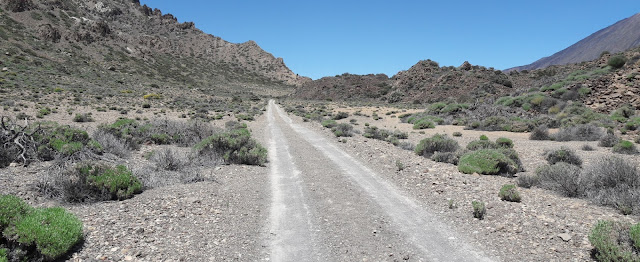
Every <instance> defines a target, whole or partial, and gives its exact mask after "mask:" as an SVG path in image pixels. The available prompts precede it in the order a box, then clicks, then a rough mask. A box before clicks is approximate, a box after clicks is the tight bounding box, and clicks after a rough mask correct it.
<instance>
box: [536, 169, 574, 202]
mask: <svg viewBox="0 0 640 262" xmlns="http://www.w3.org/2000/svg"><path fill="white" fill-rule="evenodd" d="M580 172H581V169H580V168H579V167H577V166H574V165H571V164H567V163H565V162H558V163H556V164H554V165H547V166H542V167H539V168H538V169H536V175H537V177H538V180H539V185H540V187H541V188H544V189H548V190H552V191H555V192H558V193H560V194H562V195H564V196H568V197H578V196H580V195H581V194H582V193H583V192H584V189H583V188H582V186H581V184H580V181H579V179H580Z"/></svg>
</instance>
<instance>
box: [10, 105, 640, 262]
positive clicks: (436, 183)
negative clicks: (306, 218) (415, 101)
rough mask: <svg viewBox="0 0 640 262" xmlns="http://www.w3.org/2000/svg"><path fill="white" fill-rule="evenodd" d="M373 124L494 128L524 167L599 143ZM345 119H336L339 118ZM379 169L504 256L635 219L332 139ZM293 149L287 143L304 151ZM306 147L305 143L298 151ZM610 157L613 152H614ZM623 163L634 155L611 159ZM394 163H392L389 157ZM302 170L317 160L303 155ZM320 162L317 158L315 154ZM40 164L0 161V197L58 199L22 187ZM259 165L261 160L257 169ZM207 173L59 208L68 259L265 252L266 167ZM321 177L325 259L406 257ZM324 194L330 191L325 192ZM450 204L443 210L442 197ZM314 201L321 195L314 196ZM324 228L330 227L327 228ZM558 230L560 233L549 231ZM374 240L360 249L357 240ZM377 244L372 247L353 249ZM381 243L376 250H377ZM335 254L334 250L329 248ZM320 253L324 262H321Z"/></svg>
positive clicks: (368, 142) (347, 188)
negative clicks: (483, 210) (76, 221)
mask: <svg viewBox="0 0 640 262" xmlns="http://www.w3.org/2000/svg"><path fill="white" fill-rule="evenodd" d="M380 115H381V116H383V119H382V120H379V122H376V121H374V120H372V119H370V118H364V117H362V119H361V120H358V121H359V122H360V126H359V127H362V123H364V121H368V122H370V123H371V124H372V125H377V126H381V127H384V126H385V125H386V126H387V127H386V128H388V129H393V128H398V129H402V130H405V131H409V132H410V139H409V140H411V141H413V142H414V143H417V141H419V140H420V139H422V138H424V137H427V136H430V135H432V134H433V133H435V132H440V133H447V134H451V133H452V132H453V131H460V132H462V133H463V136H462V138H455V139H457V140H459V141H460V144H461V145H465V144H466V143H467V142H468V141H471V140H475V139H476V138H477V137H478V136H479V135H480V134H486V135H487V136H489V138H490V139H492V140H493V139H495V138H497V137H500V136H505V137H509V138H512V139H513V140H514V142H515V145H516V147H515V149H516V150H517V151H518V153H519V154H520V157H521V159H522V161H523V163H524V165H525V168H526V169H527V172H532V171H534V170H535V168H536V167H537V166H539V165H541V164H543V163H544V160H543V158H542V156H541V154H542V152H543V151H544V150H545V149H548V148H557V147H559V146H561V145H564V146H569V147H571V148H574V149H576V151H577V152H578V154H579V155H580V156H581V157H582V158H583V160H584V162H585V164H584V165H585V166H586V165H588V164H589V162H591V161H592V160H593V159H595V158H597V157H599V156H600V155H603V154H611V153H610V152H609V149H604V148H599V147H597V146H596V143H597V142H588V144H590V145H592V146H594V148H596V149H597V151H594V152H585V151H581V150H579V148H580V147H581V146H582V145H583V144H585V142H551V141H530V140H528V136H527V134H514V133H506V132H480V131H467V130H462V127H455V126H439V127H437V128H436V129H431V130H426V132H425V134H420V133H417V132H414V131H413V130H411V127H410V125H408V124H400V123H399V122H398V120H397V119H394V118H390V117H388V116H386V115H383V114H380ZM292 119H293V120H294V121H295V122H296V123H297V124H300V125H303V126H305V127H307V128H311V129H312V130H315V131H316V132H317V133H320V134H323V135H324V136H325V137H326V138H328V139H334V140H336V141H337V139H336V138H334V137H333V134H331V132H329V130H327V129H324V128H322V127H321V126H320V124H319V123H303V122H302V121H301V119H300V118H298V117H294V116H292ZM344 121H348V119H346V120H344ZM265 126H266V122H265V116H261V117H260V118H259V119H258V120H257V121H255V122H251V123H250V128H251V129H252V131H253V133H254V137H256V138H257V139H258V140H261V142H262V144H263V145H266V143H265V137H266V136H265V134H264V133H263V132H264V131H265V128H264V127H265ZM337 144H338V146H339V147H340V148H342V149H343V150H345V151H347V152H349V153H350V155H351V156H353V157H355V158H356V159H358V160H359V161H360V162H363V163H366V164H367V165H368V166H369V168H371V169H372V170H376V172H377V173H379V174H380V176H381V177H383V178H385V179H386V180H388V181H390V182H391V183H393V184H394V185H395V186H396V187H398V188H399V189H400V190H401V191H403V192H405V194H407V195H408V196H410V197H412V198H413V199H416V200H417V201H418V203H419V205H420V206H421V207H423V208H424V209H428V210H430V211H431V212H434V213H436V214H437V216H438V217H440V218H441V221H446V222H447V223H448V224H449V225H450V226H452V227H454V228H456V230H457V231H458V232H460V233H462V234H464V235H465V237H466V238H467V239H470V240H471V242H472V243H473V244H475V245H478V246H481V247H483V249H484V251H485V252H487V253H489V254H491V255H493V256H496V257H500V258H501V260H504V261H509V260H513V261H591V260H592V259H591V258H590V257H589V253H590V251H591V246H590V244H589V242H588V240H587V235H588V232H589V230H590V229H591V228H592V226H593V225H594V224H595V223H596V222H597V221H598V220H599V219H614V220H621V221H628V222H638V217H637V216H623V215H621V214H619V213H618V211H616V210H614V209H612V208H606V207H600V206H596V205H593V204H590V203H589V202H588V201H585V200H580V199H570V198H566V197H561V196H558V195H556V194H554V193H551V192H549V191H545V190H541V189H536V188H533V189H522V188H521V189H520V190H521V193H522V195H523V201H522V202H521V203H510V202H503V201H500V199H499V198H498V196H497V192H498V191H499V188H500V187H501V186H502V185H503V184H505V183H515V180H514V179H512V178H504V177H497V176H474V175H465V174H461V173H459V172H458V171H457V168H456V167H455V166H453V165H449V164H443V163H436V162H433V161H431V160H428V159H424V158H422V157H418V156H416V155H415V154H413V153H412V152H410V151H405V150H402V149H400V148H396V147H393V146H392V145H390V144H388V143H386V142H383V141H378V140H372V139H366V138H364V137H362V136H359V135H357V136H354V137H351V138H348V139H347V142H346V143H337ZM305 148H306V147H304V146H301V147H300V148H299V149H298V150H301V151H304V150H305ZM306 149H308V150H311V149H312V148H306ZM618 156H620V155H618ZM623 157H625V158H627V159H629V161H633V162H634V163H638V162H640V161H639V160H640V159H639V158H638V156H623ZM398 160H399V161H401V162H402V163H403V164H404V165H405V166H406V168H405V169H404V170H402V171H398V170H397V167H396V161H398ZM304 162H305V163H306V164H305V165H307V166H308V167H310V169H309V170H313V167H316V169H318V170H323V169H322V165H318V164H314V162H313V161H304ZM321 163H322V162H321ZM47 165H48V164H47V163H36V164H33V165H32V166H30V167H28V168H23V167H8V168H4V169H0V194H5V193H9V194H16V195H18V196H20V197H21V198H23V199H26V200H27V202H29V203H31V204H33V205H36V206H52V205H59V203H55V202H53V201H51V200H47V199H45V198H43V197H42V196H40V195H39V194H38V193H37V192H34V191H33V185H34V183H35V181H36V178H37V176H38V173H42V172H43V171H45V170H46V166H47ZM267 166H268V165H267ZM208 176H209V177H210V178H213V181H207V182H200V183H195V184H189V185H174V186H169V187H163V188H156V189H152V190H148V191H145V192H143V193H142V194H140V195H138V196H136V197H134V198H133V199H129V200H125V201H122V202H113V201H110V202H102V203H96V204H90V205H67V207H68V208H69V209H70V210H71V211H72V212H74V213H75V214H77V215H78V216H79V217H80V218H81V219H82V220H83V222H84V226H85V233H86V242H85V243H84V245H83V246H82V248H81V249H80V250H79V251H78V252H76V253H74V254H73V255H72V257H71V258H70V260H73V261H121V260H132V261H178V260H183V261H225V260H235V261H258V260H266V258H268V257H269V246H268V244H269V232H268V225H267V224H268V223H267V221H268V217H269V210H270V201H271V192H270V187H269V168H268V167H250V166H237V165H231V166H222V167H221V168H220V169H214V170H213V171H211V172H208ZM326 176H330V177H334V178H335V179H339V177H340V176H342V175H341V174H339V173H333V172H331V173H311V174H309V180H308V181H309V182H310V183H311V184H310V185H311V190H310V191H309V192H311V193H310V194H309V196H310V197H311V198H314V199H316V200H315V203H318V204H319V205H318V207H317V208H318V210H319V213H318V216H315V217H316V218H317V222H318V223H319V224H320V225H322V227H323V228H330V229H331V230H328V231H326V232H328V233H330V234H321V236H322V238H321V239H322V241H321V242H322V243H324V245H326V246H328V247H329V249H330V250H333V251H334V252H336V253H334V255H332V256H331V257H333V258H335V259H333V260H336V261H338V260H342V261H347V260H349V261H353V260H359V261H361V260H363V258H365V259H368V260H369V261H393V260H402V259H405V258H407V259H409V260H410V261H413V260H415V256H414V255H415V251H414V250H412V248H410V247H407V246H402V245H396V244H397V243H401V242H402V241H403V237H402V236H401V235H399V234H397V233H394V232H393V230H391V229H390V228H391V222H390V220H389V218H388V217H386V216H385V215H384V214H379V213H376V212H360V211H359V209H357V208H353V206H358V205H373V203H367V202H368V201H369V202H370V201H371V200H370V199H369V200H368V199H367V198H366V197H363V196H360V195H361V194H362V193H358V192H359V190H358V189H357V188H356V187H354V186H353V185H351V183H349V182H347V181H345V183H344V189H336V188H330V187H323V186H322V183H323V181H324V180H325V179H326ZM335 193H338V194H342V195H338V196H336V195H335ZM449 199H452V200H453V201H454V202H455V203H456V204H457V206H458V208H455V209H449V207H448V202H449V201H448V200H449ZM473 199H479V200H482V201H485V202H488V212H487V218H486V219H485V220H481V221H480V220H476V219H473V217H472V215H471V206H470V202H471V200H473ZM322 200H324V202H322ZM337 216H348V217H352V219H349V220H348V221H350V222H346V223H345V222H340V220H335V219H333V218H334V217H337ZM343 227H352V228H355V229H357V230H355V231H356V232H360V233H359V234H355V235H351V236H347V235H344V234H340V233H335V232H338V230H337V229H339V228H343ZM334 233H335V234H334ZM561 233H567V234H568V235H569V236H570V239H567V240H566V241H565V240H563V239H561V238H560V237H559V236H558V235H559V234H561ZM363 238H372V239H374V240H375V239H377V240H375V241H373V242H370V243H378V244H366V245H368V246H364V247H362V246H360V245H362V243H363V242H362V241H360V239H363ZM385 243H390V244H388V245H386V247H384V249H382V250H385V251H384V252H382V253H379V254H373V253H366V252H364V253H363V252H359V251H360V250H374V249H380V247H381V246H382V245H384V244H385ZM378 245H381V246H378ZM338 254H341V256H338ZM330 260H331V259H330Z"/></svg>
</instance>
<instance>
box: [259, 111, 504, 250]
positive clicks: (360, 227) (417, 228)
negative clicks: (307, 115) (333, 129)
mask: <svg viewBox="0 0 640 262" xmlns="http://www.w3.org/2000/svg"><path fill="white" fill-rule="evenodd" d="M267 121H268V130H267V132H265V134H266V136H267V141H269V142H268V147H269V154H270V155H269V161H270V163H269V166H270V169H271V189H272V203H271V210H270V216H269V219H270V221H269V236H268V237H267V241H268V242H269V243H267V244H266V245H267V246H269V258H270V259H269V260H271V261H381V260H411V261H495V260H497V259H496V258H489V257H486V256H485V254H483V253H482V252H480V251H479V248H477V247H473V246H470V245H469V244H467V241H465V240H464V239H462V238H461V236H460V235H459V234H457V233H456V232H455V230H453V229H452V228H450V227H449V226H447V225H446V224H445V223H443V222H441V221H438V220H437V219H436V217H435V215H433V214H432V213H430V212H429V209H428V207H424V206H420V205H418V204H417V203H416V201H414V200H413V199H411V198H409V197H407V196H405V195H404V194H403V192H401V191H399V190H398V189H397V188H395V187H394V186H393V185H391V184H390V183H388V182H387V181H385V179H383V178H382V177H380V176H379V175H378V174H376V172H374V171H373V170H371V169H370V168H368V167H367V165H366V164H364V163H360V162H359V161H357V160H356V159H354V158H353V157H351V156H350V155H349V154H347V153H346V152H344V151H343V150H341V149H339V148H338V147H337V146H335V145H333V144H332V143H333V141H328V140H327V139H326V138H324V137H323V136H321V135H319V134H316V133H314V132H313V131H311V130H309V129H307V128H305V127H303V126H301V125H298V124H296V123H294V122H293V121H292V120H291V119H290V118H289V117H288V116H287V115H286V113H284V112H283V111H282V109H281V108H280V107H279V106H278V105H276V104H275V102H274V101H270V103H269V106H268V110H267Z"/></svg>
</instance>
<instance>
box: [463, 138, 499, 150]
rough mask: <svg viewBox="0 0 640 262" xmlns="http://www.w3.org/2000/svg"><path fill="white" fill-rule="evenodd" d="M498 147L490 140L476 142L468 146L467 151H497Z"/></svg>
mask: <svg viewBox="0 0 640 262" xmlns="http://www.w3.org/2000/svg"><path fill="white" fill-rule="evenodd" d="M497 148H498V145H497V144H496V143H494V142H492V141H489V140H476V141H471V142H469V144H467V150H471V151H475V150H480V149H497Z"/></svg>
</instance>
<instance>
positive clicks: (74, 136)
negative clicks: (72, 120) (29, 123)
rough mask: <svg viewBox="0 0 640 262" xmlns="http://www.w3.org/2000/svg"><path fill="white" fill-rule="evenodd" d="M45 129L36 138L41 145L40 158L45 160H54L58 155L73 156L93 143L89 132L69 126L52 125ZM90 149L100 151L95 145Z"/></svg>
mask: <svg viewBox="0 0 640 262" xmlns="http://www.w3.org/2000/svg"><path fill="white" fill-rule="evenodd" d="M43 129H44V130H45V131H44V132H43V133H41V134H37V135H36V136H35V138H36V140H37V141H38V143H39V144H40V145H39V146H38V156H39V157H40V158H41V159H43V160H52V159H54V157H55V156H56V155H62V156H71V155H73V154H75V153H77V152H80V151H81V150H83V149H85V147H87V145H88V144H89V143H90V142H92V140H91V139H90V138H89V134H87V132H85V131H83V130H80V129H75V128H72V127H69V126H57V125H52V126H48V127H44V128H43ZM88 149H90V150H91V149H93V150H96V151H98V149H99V147H98V148H96V146H95V145H94V146H92V147H88Z"/></svg>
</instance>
